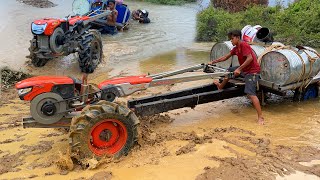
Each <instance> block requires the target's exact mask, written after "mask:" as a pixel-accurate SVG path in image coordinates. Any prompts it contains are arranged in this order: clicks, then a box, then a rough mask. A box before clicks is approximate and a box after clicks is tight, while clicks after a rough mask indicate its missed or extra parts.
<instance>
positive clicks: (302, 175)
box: [0, 0, 320, 180]
mask: <svg viewBox="0 0 320 180" xmlns="http://www.w3.org/2000/svg"><path fill="white" fill-rule="evenodd" d="M54 2H55V3H57V4H59V6H57V7H55V8H51V9H50V10H48V9H37V8H32V7H29V6H28V7H27V6H25V5H20V4H19V5H18V4H16V2H15V1H7V2H1V3H4V4H1V6H0V7H1V8H2V7H3V6H2V5H12V6H14V7H12V8H13V9H14V10H12V11H11V10H10V12H12V13H13V14H14V13H15V15H16V17H13V16H9V18H8V19H6V20H4V21H5V22H6V23H7V24H11V23H10V22H13V20H12V19H15V20H18V21H20V22H21V24H23V23H24V25H21V24H15V25H12V26H10V27H9V26H1V30H2V32H4V34H3V33H1V36H2V37H5V39H4V42H6V43H5V44H3V43H1V53H2V54H1V55H3V56H4V57H5V58H6V59H7V60H10V58H12V59H11V61H7V62H8V64H10V63H12V64H13V65H15V66H16V67H24V66H23V63H24V60H25V59H23V58H22V56H24V55H25V54H26V53H27V52H26V51H25V49H26V48H27V46H28V44H24V43H22V42H25V41H27V40H29V38H30V37H29V29H23V28H25V25H28V24H29V20H28V19H29V17H30V16H32V18H30V19H31V20H32V19H34V18H35V16H38V15H39V14H40V15H42V16H40V15H39V16H40V17H43V15H45V14H46V12H47V13H52V15H56V16H60V14H63V15H64V14H67V12H69V11H68V10H63V11H58V9H59V7H60V8H61V6H62V5H65V6H66V7H67V6H68V5H70V2H69V1H68V2H66V1H62V0H61V1H54ZM129 3H130V2H129ZM129 3H128V4H129ZM131 6H134V7H137V8H140V7H142V6H143V7H146V9H148V10H149V9H151V10H150V12H151V13H150V16H151V17H155V20H153V21H154V23H151V24H150V26H149V25H147V26H144V25H140V24H133V25H132V28H131V29H130V31H128V32H125V33H121V34H119V35H117V36H114V37H110V36H105V37H104V38H103V40H104V43H105V46H104V50H105V56H106V62H105V63H104V64H102V65H101V66H100V67H99V69H98V71H97V73H95V74H94V75H93V76H92V78H91V79H92V82H95V83H98V82H99V81H101V80H104V79H106V78H107V77H110V76H123V75H134V74H138V73H139V74H140V73H141V74H146V73H158V72H163V71H167V70H173V69H177V68H181V67H183V66H188V65H193V64H198V63H203V62H207V61H208V57H209V51H210V48H211V46H212V43H208V44H195V43H193V35H194V34H192V33H193V32H194V29H192V27H194V23H192V22H191V20H190V22H189V23H185V24H184V25H185V27H184V28H181V29H178V30H179V31H178V32H176V31H174V27H175V24H171V26H170V27H169V26H163V27H162V26H157V24H156V23H157V22H161V23H164V22H165V18H164V19H162V17H168V16H169V15H168V13H169V11H170V10H172V9H174V8H178V7H167V6H156V5H149V4H140V3H139V5H138V4H133V3H131V4H130V7H131ZM66 9H67V8H66ZM178 9H179V10H181V12H184V13H185V14H184V15H187V14H189V13H190V14H192V13H194V12H195V10H194V8H193V7H192V6H186V7H179V8H178ZM26 10H28V11H26ZM156 10H157V11H156ZM35 12H37V13H39V14H37V15H35ZM25 13H26V14H28V15H29V16H28V17H27V16H25V15H24V14H25ZM153 13H159V14H157V15H154V16H153V15H152V14H153ZM182 14H183V13H182ZM50 16H51V15H50ZM176 16H178V15H176ZM17 17H19V19H18V18H17ZM60 17H61V16H60ZM174 19H175V21H178V20H179V19H178V18H177V19H176V18H174ZM31 20H30V21H31ZM151 20H152V19H151ZM1 24H2V23H1ZM162 25H163V24H162ZM177 26H178V25H177ZM2 27H4V29H3V28H2ZM188 27H189V28H188ZM21 28H22V29H21ZM135 28H137V29H140V30H141V31H143V32H144V33H146V34H147V35H148V36H143V34H139V33H138V31H134V29H135ZM148 28H150V29H148ZM177 28H178V27H177ZM168 29H170V31H169V33H168V32H167V31H168ZM148 30H150V31H148ZM151 30H152V31H151ZM8 31H12V32H14V34H16V36H13V37H12V38H13V40H12V41H11V40H8V37H9V33H8ZM171 32H172V33H171ZM180 32H182V33H180ZM188 33H190V34H188ZM130 34H131V35H130ZM133 35H134V36H133ZM117 37H122V40H121V41H120V40H118V39H117ZM138 37H139V38H138ZM145 38H147V39H145ZM17 42H21V43H17ZM6 44H8V45H10V44H11V45H13V46H16V47H20V49H21V51H16V50H13V49H10V48H9V46H7V45H6ZM142 47H143V48H142ZM144 47H145V48H144ZM2 50H4V51H2ZM17 52H18V53H17ZM106 52H109V53H106ZM163 52H167V53H163ZM158 53H159V55H157V56H152V54H158ZM160 53H161V54H160ZM20 56H21V59H23V61H22V60H21V61H20V60H17V58H16V57H20ZM1 57H2V56H1ZM68 58H69V59H68ZM68 58H65V59H62V60H61V61H52V62H50V63H49V65H48V67H47V66H46V67H45V68H43V69H38V68H37V69H35V68H30V69H29V70H31V71H33V72H34V73H35V74H45V73H49V74H59V75H60V74H66V75H67V74H68V75H73V74H74V75H75V76H79V74H78V73H77V72H78V71H77V68H76V63H75V60H73V59H74V57H72V56H70V57H68ZM15 60H16V61H15ZM69 60H71V61H69ZM1 62H4V61H2V60H1ZM61 62H62V63H61ZM13 65H11V66H13ZM57 69H58V70H57ZM207 83H211V80H208V81H200V82H190V83H184V84H180V85H174V86H170V87H159V88H150V89H148V90H147V91H144V92H142V93H140V94H134V95H132V96H130V97H127V98H126V99H120V101H126V100H127V99H130V98H132V97H139V96H143V97H144V96H148V95H152V94H157V93H161V92H167V91H175V90H179V89H183V88H186V87H188V88H189V87H192V86H198V85H201V84H207ZM14 93H15V92H12V94H10V93H9V94H8V96H7V97H8V98H7V99H5V102H6V104H5V105H3V106H1V107H0V122H1V124H0V144H1V146H0V158H2V157H4V156H5V155H8V154H9V155H13V156H12V157H11V158H6V159H5V160H6V161H3V162H6V163H2V165H4V166H6V167H9V168H7V169H9V172H5V173H3V174H0V179H12V178H28V177H35V179H44V178H45V179H76V178H80V177H86V178H89V177H91V176H92V175H94V174H95V173H96V172H99V171H106V170H107V171H111V172H112V173H113V178H114V179H195V178H196V177H197V176H198V175H199V174H201V173H204V172H205V170H204V169H208V168H215V167H219V166H220V165H221V164H223V162H219V161H217V160H212V158H211V157H213V156H214V157H219V158H232V157H237V156H238V155H237V153H240V154H242V155H243V156H246V157H257V158H258V157H261V156H262V155H263V154H259V152H257V151H255V150H254V149H252V147H254V148H255V147H256V148H257V149H259V146H256V144H254V143H249V142H246V143H245V142H241V143H240V141H239V138H243V137H247V136H248V137H250V138H252V139H253V140H256V141H258V142H259V141H262V142H263V140H269V141H270V145H269V146H268V148H267V150H268V151H272V149H273V148H275V147H276V146H278V145H281V146H285V147H291V148H298V147H303V146H309V147H314V148H318V149H320V140H319V138H318V137H319V136H320V131H319V130H318V129H319V128H318V127H319V125H320V112H319V111H318V110H319V108H320V103H319V99H316V100H313V101H308V102H301V103H292V102H290V98H289V97H288V98H285V99H283V98H277V97H273V99H272V100H271V101H270V102H269V103H268V104H267V105H266V106H265V107H263V113H264V116H265V118H266V125H264V126H258V125H257V123H256V114H255V111H254V109H253V108H252V106H251V104H250V102H249V101H248V100H247V99H246V98H245V97H240V98H234V99H230V100H225V101H219V102H214V103H208V104H204V105H199V106H197V107H196V108H195V109H190V108H184V109H179V110H174V111H171V112H169V113H167V114H168V115H169V116H170V117H171V118H172V119H173V122H171V123H168V122H162V121H159V122H155V123H154V124H147V126H148V127H149V128H150V129H149V131H150V132H148V133H151V134H152V135H153V136H154V135H156V137H157V138H156V139H161V138H163V139H164V140H163V141H160V142H158V143H145V144H144V145H143V146H142V147H141V148H137V147H136V148H135V149H134V150H133V151H132V152H131V153H130V154H129V155H128V156H127V157H125V158H124V159H122V160H121V161H120V162H115V163H111V164H104V165H101V166H100V167H99V168H98V169H96V170H81V169H79V168H76V169H75V170H74V171H72V172H69V173H68V174H67V175H60V173H61V171H60V169H59V168H58V167H57V165H56V163H55V161H56V160H57V159H59V158H61V157H63V158H64V157H66V155H65V153H66V152H65V150H66V149H68V140H67V138H68V135H67V134H64V133H63V132H61V131H57V130H53V129H23V128H22V126H21V118H22V117H25V116H28V115H29V112H28V111H29V104H28V103H24V102H21V101H20V100H19V99H18V97H16V96H14ZM6 95H7V94H6ZM143 127H146V126H143ZM231 127H235V128H231ZM215 128H218V130H219V128H220V129H226V130H225V133H221V134H218V136H217V135H216V136H217V137H215V136H213V138H212V142H206V143H198V144H196V145H195V147H194V149H192V148H191V149H189V150H188V149H187V150H188V151H186V152H185V154H181V155H176V154H177V151H178V150H180V149H181V148H183V147H185V146H186V145H188V144H189V143H190V142H189V141H188V140H186V139H184V138H181V137H179V133H190V132H192V131H194V132H195V133H196V134H197V135H199V136H202V135H208V136H210V132H211V131H212V130H213V129H215ZM228 129H231V131H229V130H228ZM232 129H235V130H232ZM222 132H223V131H222ZM175 133H176V134H175ZM172 135H176V136H177V137H176V138H169V137H170V136H172ZM221 137H223V138H221ZM151 139H152V138H151ZM154 139H155V138H154ZM154 139H153V140H154ZM261 139H262V140H261ZM41 141H42V142H41ZM51 141H52V142H53V143H50V142H51ZM25 145H28V146H27V147H28V148H25V147H26V146H25ZM230 148H232V149H233V150H230ZM19 152H20V153H21V154H19ZM287 153H288V154H289V153H290V152H287ZM15 154H16V156H14V155H15ZM283 154H284V155H286V152H284V153H283ZM283 154H277V155H283ZM313 156H315V157H314V158H311V159H304V160H300V161H301V164H302V165H304V166H306V167H311V168H312V167H314V168H316V165H319V160H320V158H319V157H318V156H317V154H313ZM19 158H20V160H17V159H19ZM282 158H284V157H283V156H281V157H279V159H282ZM263 159H267V160H269V159H268V157H264V158H262V160H263ZM284 159H285V158H284ZM1 160H3V159H1ZM260 160H261V159H260ZM272 160H274V159H271V160H270V161H272ZM311 160H313V161H311ZM274 161H275V160H274ZM292 161H293V160H292ZM17 162H21V163H22V164H20V165H19V164H18V165H17V166H15V163H17ZM268 163H270V162H268ZM284 164H290V160H285V161H284ZM240 165H241V164H240ZM249 165H250V164H249ZM4 166H1V165H0V170H3V169H6V168H4ZM278 166H279V164H275V167H278ZM236 167H237V166H236ZM249 167H250V166H249ZM295 167H296V165H295ZM280 168H281V165H280ZM280 168H279V169H280ZM253 169H254V168H253ZM279 169H278V170H279ZM302 170H303V169H301V168H300V169H299V168H298V169H295V171H296V173H295V174H294V173H293V174H291V175H290V176H284V177H278V178H277V179H291V180H294V179H319V177H317V176H315V175H312V173H311V174H310V172H309V174H306V172H305V171H304V172H302ZM280 171H281V170H280ZM0 172H1V171H0ZM221 173H222V172H221ZM50 174H52V175H50ZM62 174H64V173H62ZM271 175H272V173H271V174H270V177H271ZM318 175H319V174H318ZM229 179H230V178H229ZM231 179H232V178H231Z"/></svg>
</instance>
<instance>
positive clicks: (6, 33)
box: [0, 0, 197, 76]
mask: <svg viewBox="0 0 320 180" xmlns="http://www.w3.org/2000/svg"><path fill="white" fill-rule="evenodd" d="M53 2H54V3H56V4H58V6H56V7H53V8H49V9H46V8H45V9H41V8H34V7H31V6H27V5H24V4H21V3H18V2H16V1H1V2H0V3H1V4H0V7H1V10H2V11H0V12H1V13H2V14H5V15H6V16H7V17H6V18H2V19H1V23H0V24H1V26H0V32H1V33H0V38H1V43H0V48H1V51H0V62H1V66H9V67H12V68H15V69H24V70H25V69H27V70H28V71H30V72H32V73H33V74H37V75H44V74H46V75H48V74H51V75H73V76H80V75H79V70H78V65H77V59H76V57H75V56H74V55H70V56H68V57H65V58H61V59H55V60H53V61H50V62H49V63H48V65H46V66H45V67H43V68H34V67H32V66H26V64H25V61H26V60H27V59H26V58H25V56H26V55H28V53H29V52H28V47H29V40H30V39H31V38H32V35H31V32H30V23H31V22H32V21H33V20H34V19H38V18H44V17H64V16H66V15H68V14H70V13H72V11H71V6H72V1H63V0H54V1H53ZM126 4H128V6H129V7H130V9H131V10H134V9H138V8H140V9H142V8H144V9H147V10H148V11H149V13H150V15H149V16H150V19H151V21H152V23H150V24H148V25H143V24H139V23H138V22H132V23H131V25H130V29H129V31H126V32H121V33H118V35H116V36H107V35H104V36H103V44H104V56H105V58H104V63H102V64H101V65H100V67H99V69H98V71H97V73H96V74H99V73H100V74H101V73H108V72H110V71H111V70H112V69H113V68H115V67H131V68H132V67H133V66H134V65H137V64H139V61H141V60H143V59H147V58H149V57H151V56H154V55H157V54H161V53H163V52H168V51H171V50H174V49H176V48H181V47H187V46H190V44H192V43H193V40H194V35H195V15H196V11H197V10H196V7H197V6H196V5H195V4H191V5H185V6H182V7H176V6H159V5H153V4H149V3H143V2H132V1H126ZM2 17H3V16H2Z"/></svg>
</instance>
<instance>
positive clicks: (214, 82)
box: [213, 81, 221, 90]
mask: <svg viewBox="0 0 320 180" xmlns="http://www.w3.org/2000/svg"><path fill="white" fill-rule="evenodd" d="M213 84H215V85H216V86H217V88H218V89H219V90H220V89H221V88H220V85H221V83H219V81H213Z"/></svg>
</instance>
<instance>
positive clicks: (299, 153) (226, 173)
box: [197, 127, 320, 180]
mask: <svg viewBox="0 0 320 180" xmlns="http://www.w3.org/2000/svg"><path fill="white" fill-rule="evenodd" d="M228 132H241V133H242V134H239V135H233V136H231V137H230V136H228V137H226V136H225V135H226V133H228ZM218 134H219V135H218ZM244 134H247V135H251V136H244ZM211 135H212V136H213V137H215V138H217V139H220V140H223V141H226V142H228V143H230V144H233V145H236V146H237V147H241V148H244V149H246V150H248V151H251V152H253V153H255V154H256V156H247V155H243V154H241V153H239V152H238V151H236V150H234V149H233V148H231V147H229V146H225V147H224V148H225V149H228V150H229V151H230V152H232V153H234V154H236V156H237V157H236V158H234V157H227V158H219V157H216V156H213V157H211V158H210V159H212V160H215V161H218V162H220V166H219V167H218V168H207V169H205V173H202V174H200V175H199V176H198V177H197V180H203V179H214V178H218V179H236V178H238V179H262V180H267V179H275V178H276V176H278V175H280V176H284V175H290V174H292V173H295V171H301V172H304V173H308V174H314V175H317V176H320V166H319V165H315V166H312V167H307V166H303V165H301V164H300V163H299V162H301V161H310V160H312V159H319V158H320V150H319V149H317V148H314V147H310V146H304V147H288V146H282V145H281V146H279V145H278V146H275V147H273V146H272V145H271V144H272V143H271V140H270V139H268V138H260V137H255V134H254V133H252V132H250V131H245V130H241V129H238V128H236V129H235V128H234V127H231V128H227V129H214V130H213V131H211ZM245 142H247V143H245Z"/></svg>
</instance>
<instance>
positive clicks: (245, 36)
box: [241, 25, 262, 42]
mask: <svg viewBox="0 0 320 180" xmlns="http://www.w3.org/2000/svg"><path fill="white" fill-rule="evenodd" d="M261 28H262V27H261V26H260V25H256V26H253V27H252V26H251V25H246V26H245V27H244V28H242V30H241V39H242V40H243V41H246V42H258V39H257V37H256V35H257V32H258V30H259V29H261Z"/></svg>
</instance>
